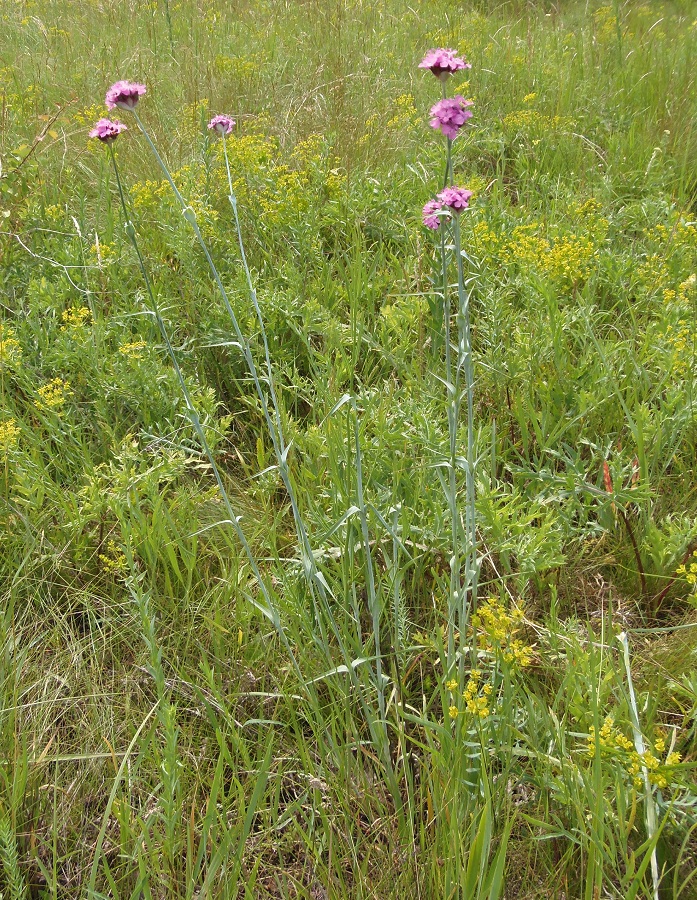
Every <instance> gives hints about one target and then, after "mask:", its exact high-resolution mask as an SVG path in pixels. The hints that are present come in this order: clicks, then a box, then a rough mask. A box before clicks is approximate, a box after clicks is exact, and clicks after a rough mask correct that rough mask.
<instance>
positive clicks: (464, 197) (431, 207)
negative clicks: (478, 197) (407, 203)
mask: <svg viewBox="0 0 697 900" xmlns="http://www.w3.org/2000/svg"><path fill="white" fill-rule="evenodd" d="M471 197H472V191H468V190H467V189H466V188H460V187H447V188H443V190H442V191H441V192H440V193H439V194H438V195H437V196H436V199H435V200H429V201H428V203H427V204H426V205H425V206H424V208H423V223H424V225H425V226H426V228H431V229H433V231H436V230H437V229H438V228H439V227H440V220H441V218H443V216H444V215H447V216H449V215H451V214H452V213H455V214H458V213H461V212H462V210H463V209H467V207H468V206H469V202H470V198H471Z"/></svg>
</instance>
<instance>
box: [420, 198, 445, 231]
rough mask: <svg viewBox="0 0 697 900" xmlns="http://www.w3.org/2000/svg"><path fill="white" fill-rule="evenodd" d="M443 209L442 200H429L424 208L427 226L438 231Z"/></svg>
mask: <svg viewBox="0 0 697 900" xmlns="http://www.w3.org/2000/svg"><path fill="white" fill-rule="evenodd" d="M442 209H443V204H442V203H441V202H440V200H429V201H428V203H427V204H426V205H425V206H424V208H423V214H422V215H423V223H424V225H425V226H426V228H432V229H433V230H434V231H437V230H438V228H440V216H439V215H438V213H439V212H441V210H442Z"/></svg>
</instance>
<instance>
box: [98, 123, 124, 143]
mask: <svg viewBox="0 0 697 900" xmlns="http://www.w3.org/2000/svg"><path fill="white" fill-rule="evenodd" d="M122 131H128V129H127V128H126V126H125V125H124V124H123V122H119V120H118V119H114V121H113V122H112V121H111V119H100V120H99V121H98V122H97V123H96V124H95V126H94V128H93V129H92V130H91V131H90V137H91V138H98V139H99V140H100V141H102V143H104V144H112V143H113V142H114V141H115V140H116V138H117V137H118V136H119V135H120V134H121V132H122Z"/></svg>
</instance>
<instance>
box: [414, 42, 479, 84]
mask: <svg viewBox="0 0 697 900" xmlns="http://www.w3.org/2000/svg"><path fill="white" fill-rule="evenodd" d="M419 68H420V69H430V71H431V72H433V74H434V75H435V76H436V78H440V80H441V81H445V80H446V79H448V78H449V77H450V76H451V75H454V74H455V72H460V71H462V70H463V69H471V68H472V66H471V65H470V64H469V63H468V62H467V61H466V60H465V59H464V58H463V57H461V56H456V55H455V51H454V50H449V49H448V48H447V47H440V48H438V49H437V50H429V51H428V53H427V54H426V56H424V58H423V59H422V60H421V62H420V63H419Z"/></svg>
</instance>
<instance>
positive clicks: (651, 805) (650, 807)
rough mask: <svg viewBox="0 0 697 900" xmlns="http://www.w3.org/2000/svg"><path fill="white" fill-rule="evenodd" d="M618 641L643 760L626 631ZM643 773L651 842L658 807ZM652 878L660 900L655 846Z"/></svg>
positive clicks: (647, 822) (655, 893)
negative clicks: (620, 645)
mask: <svg viewBox="0 0 697 900" xmlns="http://www.w3.org/2000/svg"><path fill="white" fill-rule="evenodd" d="M618 640H619V642H620V643H621V644H622V650H623V656H624V668H625V671H626V673H627V686H628V687H629V709H630V711H631V720H632V730H633V731H634V747H635V748H636V752H637V754H638V755H639V757H640V758H641V757H643V755H644V751H645V749H646V748H645V747H644V737H643V735H642V733H641V725H640V722H639V710H638V708H637V702H636V696H635V694H634V682H633V680H632V667H631V663H630V661H629V642H628V640H627V635H626V633H625V632H624V631H623V632H622V634H620V635H618ZM642 773H643V775H644V789H645V791H646V833H647V835H648V838H649V841H651V840H652V839H653V836H654V834H655V833H656V805H655V802H654V799H653V790H652V788H651V782H650V780H649V770H648V768H647V767H646V765H642ZM651 878H652V880H653V895H654V900H658V884H659V875H658V858H657V855H656V847H655V846H654V848H653V850H652V851H651Z"/></svg>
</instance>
